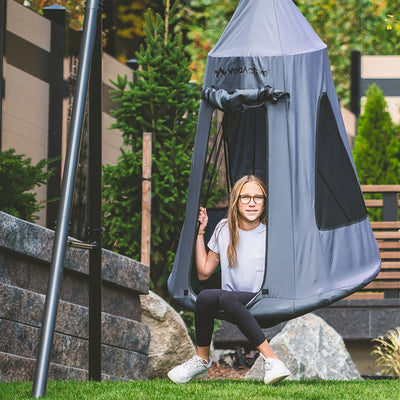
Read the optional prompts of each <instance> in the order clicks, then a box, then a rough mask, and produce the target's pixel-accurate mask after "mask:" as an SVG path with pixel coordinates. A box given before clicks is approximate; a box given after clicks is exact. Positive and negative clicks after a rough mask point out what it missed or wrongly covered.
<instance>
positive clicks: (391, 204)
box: [382, 192, 398, 221]
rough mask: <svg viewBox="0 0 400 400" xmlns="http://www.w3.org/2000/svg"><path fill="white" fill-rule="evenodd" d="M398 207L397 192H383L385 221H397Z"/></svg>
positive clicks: (383, 217)
mask: <svg viewBox="0 0 400 400" xmlns="http://www.w3.org/2000/svg"><path fill="white" fill-rule="evenodd" d="M397 209H398V206H397V192H385V193H383V216H382V219H383V221H397V219H398V211H397Z"/></svg>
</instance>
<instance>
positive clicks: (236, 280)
mask: <svg viewBox="0 0 400 400" xmlns="http://www.w3.org/2000/svg"><path fill="white" fill-rule="evenodd" d="M265 235H266V227H265V225H264V224H261V223H260V224H259V225H258V226H257V227H256V228H254V229H253V230H251V231H243V230H241V229H239V242H238V246H237V264H238V265H237V266H236V267H233V268H229V262H228V254H227V250H228V245H229V228H228V220H227V219H223V220H221V221H220V222H219V223H218V225H217V227H216V228H215V230H214V233H213V235H212V236H211V239H210V241H209V242H208V248H209V249H210V250H212V251H213V252H214V253H217V254H219V258H220V264H221V280H222V285H221V286H222V289H224V290H231V291H244V292H253V293H256V292H258V291H259V290H260V289H261V285H262V283H263V280H264V270H265V245H266V237H265Z"/></svg>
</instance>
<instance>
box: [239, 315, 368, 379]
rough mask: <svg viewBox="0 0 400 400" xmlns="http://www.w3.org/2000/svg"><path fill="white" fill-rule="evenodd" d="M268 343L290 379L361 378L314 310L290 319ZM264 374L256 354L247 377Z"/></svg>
mask: <svg viewBox="0 0 400 400" xmlns="http://www.w3.org/2000/svg"><path fill="white" fill-rule="evenodd" d="M270 344H271V347H272V348H273V350H274V352H275V353H276V355H277V356H278V357H279V358H280V359H281V360H282V361H283V362H284V363H285V364H286V366H287V367H288V368H289V370H290V372H291V374H292V375H291V376H290V377H289V379H330V380H352V379H361V376H360V374H359V372H358V370H357V368H356V366H355V364H354V362H353V360H352V359H351V357H350V354H349V353H348V351H347V349H346V347H345V345H344V342H343V339H342V337H341V336H340V335H339V334H338V333H337V332H336V331H335V330H334V329H333V328H332V327H331V326H330V325H328V324H327V323H326V322H325V321H324V320H323V319H322V318H320V317H317V316H316V315H314V314H307V315H304V316H302V317H298V318H296V319H294V320H291V321H289V322H288V323H287V324H286V325H285V327H284V328H283V329H282V331H281V332H280V333H278V334H277V335H276V336H274V337H273V338H272V340H271V342H270ZM263 377H264V373H263V361H262V359H261V357H259V358H258V359H257V360H256V362H255V363H254V365H253V367H252V368H251V369H250V371H249V372H248V373H247V375H246V379H263Z"/></svg>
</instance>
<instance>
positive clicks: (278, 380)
mask: <svg viewBox="0 0 400 400" xmlns="http://www.w3.org/2000/svg"><path fill="white" fill-rule="evenodd" d="M289 375H290V374H287V375H281V376H277V377H276V378H274V379H272V380H271V381H269V382H265V380H264V383H265V384H266V385H275V383H278V382H280V381H282V380H283V379H286V378H287V377H288V376H289Z"/></svg>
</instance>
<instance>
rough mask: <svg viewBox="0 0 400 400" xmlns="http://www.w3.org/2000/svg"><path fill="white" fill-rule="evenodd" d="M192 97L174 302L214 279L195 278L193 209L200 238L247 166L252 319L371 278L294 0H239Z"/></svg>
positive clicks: (356, 194)
mask: <svg viewBox="0 0 400 400" xmlns="http://www.w3.org/2000/svg"><path fill="white" fill-rule="evenodd" d="M202 97H203V99H202V102H201V106H200V113H199V120H198V126H197V132H196V140H195V145H194V152H193V160H192V169H191V175H190V179H189V187H188V199H187V205H186V215H185V220H184V224H183V228H182V231H181V236H180V240H179V245H178V248H177V253H176V258H175V262H174V266H173V270H172V272H171V275H170V277H169V280H168V289H169V292H170V294H171V296H172V298H173V299H174V301H175V302H177V303H178V304H180V305H181V306H183V307H185V308H187V309H190V310H193V309H194V304H195V300H196V296H197V294H198V293H199V290H201V288H202V287H212V285H214V284H215V282H214V281H218V279H217V278H215V277H212V278H210V280H209V282H206V283H204V282H200V283H199V282H198V281H197V280H196V273H195V270H196V267H195V265H194V248H195V247H194V245H195V240H196V235H197V229H198V228H197V214H198V209H199V206H200V205H202V206H206V207H208V210H209V216H210V223H209V226H208V228H207V233H206V236H208V237H209V235H210V234H211V233H212V230H213V227H214V226H215V225H216V223H217V222H218V221H219V220H220V219H221V218H222V217H223V216H224V214H225V212H226V209H225V208H224V207H225V206H226V205H227V198H228V194H229V190H230V188H231V187H232V185H233V184H234V183H235V181H236V180H237V179H238V178H240V177H241V176H242V175H245V174H255V175H257V176H259V177H260V178H262V179H263V180H264V181H265V183H266V185H267V188H268V196H267V204H266V207H267V235H266V236H267V238H266V240H267V246H266V248H267V250H266V265H265V275H264V282H263V285H262V288H261V290H260V292H259V293H258V294H257V296H255V298H254V299H252V301H251V302H250V303H249V304H248V305H247V307H248V308H249V310H250V311H251V313H252V314H253V315H254V316H255V317H256V319H257V320H258V321H259V323H260V325H261V326H262V327H269V326H273V325H275V324H277V323H279V322H282V321H285V320H288V319H291V318H294V317H296V316H299V315H302V314H304V313H307V312H310V311H312V310H314V309H316V308H319V307H322V306H326V305H328V304H330V303H332V302H334V301H336V300H339V299H341V298H343V297H346V296H348V295H350V294H351V293H353V292H355V291H357V290H359V289H360V288H362V287H363V286H365V285H366V284H367V283H368V282H370V281H371V280H372V279H373V278H374V277H375V276H376V275H377V274H378V272H379V269H380V257H379V251H378V247H377V244H376V241H375V239H374V236H373V233H372V230H371V226H370V222H369V219H368V216H367V212H366V209H365V204H364V200H363V196H362V193H361V189H360V185H359V182H358V179H357V175H356V172H355V167H354V164H353V160H352V156H351V150H350V147H349V144H348V141H347V136H346V132H345V128H344V124H343V120H342V116H341V112H340V106H339V102H338V98H337V95H336V91H335V87H334V84H333V79H332V75H331V70H330V65H329V58H328V52H327V47H326V45H325V44H324V43H323V42H322V41H321V40H320V38H319V37H318V36H317V34H316V33H315V32H314V30H313V29H312V28H311V26H310V25H309V24H308V22H307V21H306V19H305V18H304V17H303V15H302V14H301V13H300V11H299V10H298V9H297V7H296V6H295V4H294V3H293V1H292V0H241V2H240V3H239V5H238V7H237V9H236V11H235V13H234V15H233V17H232V20H231V21H230V22H229V24H228V26H227V27H226V29H225V31H224V33H223V34H222V36H221V38H220V39H219V41H218V43H217V44H216V45H215V47H214V48H213V49H212V50H211V51H210V53H209V54H208V61H207V68H206V75H205V80H204V88H203V96H202ZM221 191H222V194H221ZM216 193H218V195H216ZM213 202H214V203H215V204H213ZM212 206H217V207H216V208H213V207H212ZM217 284H218V283H217ZM220 317H221V318H228V317H227V316H224V315H222V314H221V316H220Z"/></svg>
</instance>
